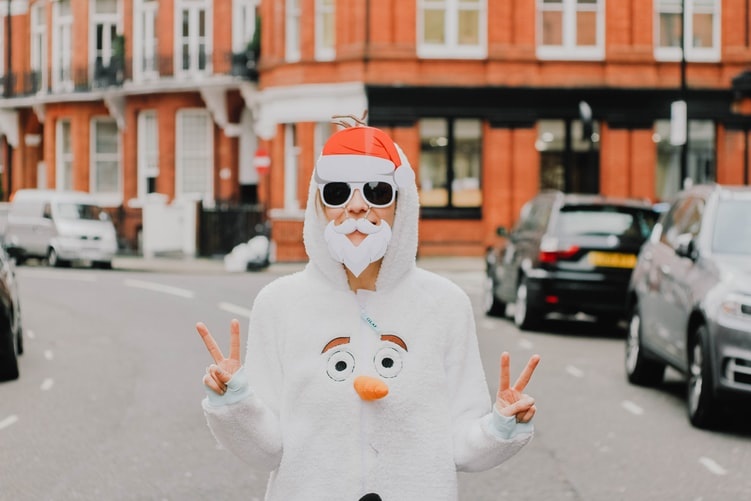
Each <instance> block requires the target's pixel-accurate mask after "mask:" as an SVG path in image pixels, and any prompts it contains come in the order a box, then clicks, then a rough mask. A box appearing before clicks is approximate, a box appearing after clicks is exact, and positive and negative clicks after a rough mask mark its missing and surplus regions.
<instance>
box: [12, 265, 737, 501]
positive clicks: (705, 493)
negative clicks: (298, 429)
mask: <svg viewBox="0 0 751 501" xmlns="http://www.w3.org/2000/svg"><path fill="white" fill-rule="evenodd" d="M445 274H446V275H447V276H449V278H451V279H452V280H454V281H456V282H457V283H459V285H461V286H462V287H464V288H465V290H467V292H468V293H469V294H470V297H471V298H472V299H473V302H474V304H475V305H476V307H477V312H478V313H477V316H476V319H477V326H478V336H479V339H480V346H481V350H482V354H483V364H484V366H485V369H486V374H487V380H488V383H489V389H488V391H489V392H491V393H492V392H494V391H495V386H496V384H497V379H498V357H499V355H500V353H501V352H502V351H503V350H508V351H510V352H511V364H512V373H514V374H515V373H518V372H519V371H520V370H521V368H522V367H523V365H524V363H525V362H526V360H527V358H528V357H529V356H530V355H531V354H533V353H540V354H541V355H542V363H541V364H540V366H539V368H538V370H537V372H536V373H535V375H534V378H533V380H532V382H531V384H530V385H529V386H528V388H527V390H528V392H529V393H530V394H532V395H533V396H535V397H536V399H537V402H538V407H539V411H538V415H537V417H536V418H535V423H536V430H537V432H536V436H535V439H534V440H533V442H532V443H531V444H530V446H529V447H527V448H526V449H525V450H524V451H523V452H522V453H520V454H519V455H517V456H516V457H514V458H513V459H512V460H510V461H508V462H507V463H505V464H504V465H502V466H501V467H499V468H497V469H495V470H492V471H489V472H484V473H477V474H461V476H460V482H461V487H460V492H461V499H462V500H463V501H484V500H488V501H494V500H502V499H515V500H537V499H544V500H553V501H555V500H587V501H589V500H593V501H594V500H632V499H633V500H652V499H654V500H665V499H671V500H672V499H679V500H716V499H751V476H750V475H748V472H749V467H748V465H749V464H751V424H748V423H751V420H750V419H748V416H747V415H745V416H743V415H737V416H735V417H734V418H733V419H731V420H730V421H729V422H728V423H727V425H726V426H725V427H723V429H721V430H718V431H712V432H708V431H701V430H696V429H694V428H692V427H691V426H690V425H689V423H688V420H687V419H686V417H685V410H684V401H683V395H682V391H683V387H682V385H683V382H682V381H681V379H680V378H679V377H678V376H677V375H675V374H670V375H669V378H668V381H667V382H666V383H665V384H664V385H663V386H662V387H660V388H657V389H644V388H639V387H633V386H630V385H628V383H627V382H626V379H625V376H624V374H623V367H622V358H623V337H622V333H608V332H603V331H601V330H600V328H598V327H597V326H596V325H594V324H590V323H587V322H572V321H559V322H553V323H551V324H549V325H548V326H547V329H546V331H545V332H535V333H520V332H519V331H517V330H516V329H515V328H514V327H513V325H512V324H511V323H510V322H508V321H506V320H503V319H496V318H492V319H491V318H487V317H485V316H484V315H482V314H481V312H480V297H481V285H482V276H481V273H480V272H478V271H475V270H469V271H466V270H449V271H447V272H445ZM18 276H19V281H20V286H21V293H22V299H23V303H22V304H23V313H24V319H25V328H26V334H27V339H26V353H25V354H24V355H23V357H22V358H21V371H22V374H21V378H20V379H19V380H18V381H13V382H8V383H2V384H0V458H2V467H0V499H3V500H4V499H9V500H10V499H13V500H74V499H81V500H93V499H97V500H99V499H118V500H120V499H122V500H130V499H133V500H145V499H148V500H152V499H153V500H203V499H235V498H241V499H250V500H260V499H262V498H263V489H264V485H265V482H266V479H265V478H264V477H263V476H262V475H259V474H256V473H254V472H253V471H251V470H249V469H248V468H247V467H245V466H244V465H243V464H242V463H240V462H239V461H237V460H236V459H234V457H233V456H231V454H230V453H228V452H226V451H223V450H220V449H218V448H217V446H216V443H215V441H214V439H213V437H212V436H211V434H210V431H209V430H208V428H207V426H206V424H205V421H204V417H203V414H202V411H201V408H200V400H201V398H202V396H203V389H202V387H201V383H200V380H201V377H202V374H203V370H204V367H205V366H206V365H207V363H209V362H210V360H209V357H208V354H207V353H206V350H205V348H204V346H203V344H202V343H201V341H200V338H199V337H198V334H197V333H196V332H195V329H194V324H195V322H196V321H198V320H201V321H204V322H205V323H207V325H208V326H209V327H210V328H211V329H212V330H213V331H214V333H215V334H217V338H220V339H221V338H222V337H223V336H226V338H227V339H228V326H229V321H230V319H231V318H233V317H237V318H240V319H241V321H243V322H244V321H245V318H246V316H247V314H248V308H249V306H250V304H251V301H252V298H253V297H254V295H255V293H256V292H257V290H258V289H259V288H260V287H261V286H262V285H263V284H265V283H267V282H268V281H269V280H271V279H273V278H275V276H277V275H276V274H275V273H273V272H266V273H242V274H226V273H221V272H216V273H214V272H211V273H206V272H203V273H195V274H194V273H154V272H152V273H145V272H134V271H129V272H128V271H117V270H115V271H109V272H108V271H93V270H83V269H65V270H51V269H47V268H43V267H33V266H24V267H20V268H19V269H18Z"/></svg>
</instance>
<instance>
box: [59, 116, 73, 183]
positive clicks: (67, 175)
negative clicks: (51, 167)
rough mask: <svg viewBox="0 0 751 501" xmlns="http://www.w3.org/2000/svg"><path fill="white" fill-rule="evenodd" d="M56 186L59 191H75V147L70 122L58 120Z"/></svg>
mask: <svg viewBox="0 0 751 501" xmlns="http://www.w3.org/2000/svg"><path fill="white" fill-rule="evenodd" d="M55 132H56V134H55V143H56V144H55V158H56V165H55V186H56V187H57V189H58V190H72V189H73V145H72V144H71V135H70V120H67V119H65V120H58V121H57V130H56V131H55Z"/></svg>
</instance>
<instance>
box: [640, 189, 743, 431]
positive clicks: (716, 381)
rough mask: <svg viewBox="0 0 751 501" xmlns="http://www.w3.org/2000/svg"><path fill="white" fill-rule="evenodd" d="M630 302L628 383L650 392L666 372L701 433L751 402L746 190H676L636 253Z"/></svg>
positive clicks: (690, 417)
mask: <svg viewBox="0 0 751 501" xmlns="http://www.w3.org/2000/svg"><path fill="white" fill-rule="evenodd" d="M629 304H630V311H631V321H630V324H629V329H628V335H627V339H626V374H627V376H628V379H629V381H630V382H632V383H634V384H640V385H657V384H659V383H660V382H662V380H663V377H664V373H665V367H666V366H668V365H670V366H672V367H674V368H675V369H677V370H678V371H680V372H681V373H682V374H684V375H685V376H686V380H687V398H686V403H687V408H688V417H689V419H690V421H691V423H692V424H693V425H694V426H697V427H701V428H708V427H712V426H713V425H715V424H717V423H718V422H719V418H720V417H721V415H722V410H724V409H723V407H727V406H726V405H722V404H726V403H729V402H736V403H737V402H738V401H739V400H740V401H742V400H749V399H751V187H749V186H743V187H729V186H721V185H716V184H713V185H701V186H695V187H693V188H691V189H689V190H686V191H683V192H681V193H680V194H679V195H678V196H677V197H676V200H675V201H674V202H673V203H672V204H671V206H670V209H669V210H668V211H667V212H666V213H665V214H663V216H662V217H661V218H660V221H659V223H658V224H657V225H656V226H655V228H654V232H653V234H652V237H651V238H650V240H649V242H648V243H647V244H645V245H644V247H643V249H642V251H641V254H640V255H639V260H638V263H637V266H636V268H635V269H634V273H633V276H632V278H631V285H630V288H629ZM738 397H741V398H740V399H738ZM730 407H731V408H732V405H730Z"/></svg>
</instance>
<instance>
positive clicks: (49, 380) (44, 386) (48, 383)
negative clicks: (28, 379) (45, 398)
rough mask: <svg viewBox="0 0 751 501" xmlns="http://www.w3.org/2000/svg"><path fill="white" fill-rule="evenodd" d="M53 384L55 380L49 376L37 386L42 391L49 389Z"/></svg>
mask: <svg viewBox="0 0 751 501" xmlns="http://www.w3.org/2000/svg"><path fill="white" fill-rule="evenodd" d="M54 384H55V381H54V380H53V379H52V378H51V377H48V378H47V379H45V380H44V381H42V385H41V386H40V387H39V388H41V390H42V391H47V390H49V389H51V388H52V386H53V385H54Z"/></svg>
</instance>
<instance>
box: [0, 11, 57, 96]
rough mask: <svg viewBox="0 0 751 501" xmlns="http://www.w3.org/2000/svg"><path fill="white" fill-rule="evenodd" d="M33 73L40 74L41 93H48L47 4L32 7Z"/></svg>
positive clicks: (31, 65) (31, 64) (31, 63)
mask: <svg viewBox="0 0 751 501" xmlns="http://www.w3.org/2000/svg"><path fill="white" fill-rule="evenodd" d="M0 38H2V35H0ZM30 68H31V71H36V72H38V73H39V91H38V92H39V93H40V94H42V93H44V92H46V91H47V4H45V3H40V2H37V3H35V4H34V5H32V6H31V61H30Z"/></svg>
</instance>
